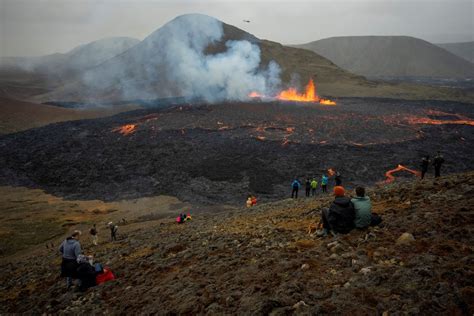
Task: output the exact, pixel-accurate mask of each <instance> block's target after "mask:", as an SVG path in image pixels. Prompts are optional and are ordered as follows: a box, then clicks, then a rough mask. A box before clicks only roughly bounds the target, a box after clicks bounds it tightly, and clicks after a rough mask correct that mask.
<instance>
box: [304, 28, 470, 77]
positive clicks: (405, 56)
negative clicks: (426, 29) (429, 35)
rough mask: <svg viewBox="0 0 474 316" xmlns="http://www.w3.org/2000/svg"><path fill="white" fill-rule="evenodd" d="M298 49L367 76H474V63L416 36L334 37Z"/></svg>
mask: <svg viewBox="0 0 474 316" xmlns="http://www.w3.org/2000/svg"><path fill="white" fill-rule="evenodd" d="M296 47H299V48H305V49H309V50H311V51H314V52H316V53H317V54H320V55H322V56H324V57H326V58H328V59H329V60H331V61H332V62H334V63H335V64H336V65H338V66H340V67H341V68H343V69H345V70H347V71H350V72H353V73H356V74H359V75H363V76H368V77H437V78H467V77H474V65H473V64H472V63H469V62H467V61H466V60H464V59H462V58H460V57H458V56H456V55H454V54H452V53H450V52H448V51H446V50H445V49H443V48H440V47H438V46H436V45H433V44H431V43H428V42H426V41H424V40H421V39H417V38H413V37H407V36H349V37H332V38H326V39H322V40H319V41H315V42H311V43H307V44H302V45H297V46H296Z"/></svg>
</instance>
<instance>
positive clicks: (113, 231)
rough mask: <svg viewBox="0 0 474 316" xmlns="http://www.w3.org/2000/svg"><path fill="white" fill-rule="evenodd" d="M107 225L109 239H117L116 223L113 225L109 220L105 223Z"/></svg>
mask: <svg viewBox="0 0 474 316" xmlns="http://www.w3.org/2000/svg"><path fill="white" fill-rule="evenodd" d="M107 226H108V227H109V229H110V239H111V240H112V241H114V240H117V231H118V226H117V225H114V223H112V222H109V223H108V224H107Z"/></svg>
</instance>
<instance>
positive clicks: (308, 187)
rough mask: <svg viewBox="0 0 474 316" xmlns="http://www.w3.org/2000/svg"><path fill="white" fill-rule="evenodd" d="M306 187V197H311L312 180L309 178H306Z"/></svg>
mask: <svg viewBox="0 0 474 316" xmlns="http://www.w3.org/2000/svg"><path fill="white" fill-rule="evenodd" d="M305 189H306V197H309V194H310V192H311V181H309V178H306V182H305Z"/></svg>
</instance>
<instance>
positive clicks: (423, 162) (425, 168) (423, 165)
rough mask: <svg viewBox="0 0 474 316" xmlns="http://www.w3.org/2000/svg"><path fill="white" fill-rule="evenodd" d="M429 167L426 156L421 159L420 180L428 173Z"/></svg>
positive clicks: (428, 157) (428, 159) (428, 160)
mask: <svg viewBox="0 0 474 316" xmlns="http://www.w3.org/2000/svg"><path fill="white" fill-rule="evenodd" d="M429 165H430V156H428V155H426V156H425V157H423V158H422V159H421V179H422V180H423V179H424V178H425V174H426V172H427V171H428V166H429Z"/></svg>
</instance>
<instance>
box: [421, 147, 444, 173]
mask: <svg viewBox="0 0 474 316" xmlns="http://www.w3.org/2000/svg"><path fill="white" fill-rule="evenodd" d="M443 163H444V157H443V155H442V154H441V152H439V151H438V152H437V154H436V156H435V157H434V158H433V161H431V160H430V156H429V155H426V156H424V157H423V158H422V159H421V179H424V178H425V174H426V173H427V172H428V167H429V166H430V164H432V165H433V167H434V170H435V178H439V177H440V176H441V166H442V165H443Z"/></svg>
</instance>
